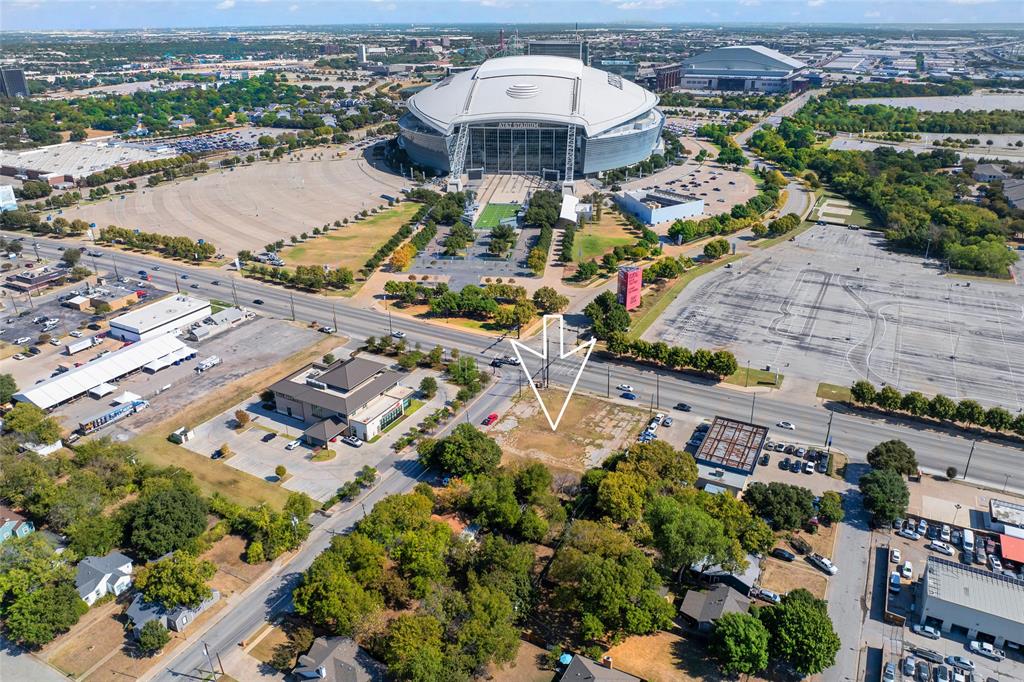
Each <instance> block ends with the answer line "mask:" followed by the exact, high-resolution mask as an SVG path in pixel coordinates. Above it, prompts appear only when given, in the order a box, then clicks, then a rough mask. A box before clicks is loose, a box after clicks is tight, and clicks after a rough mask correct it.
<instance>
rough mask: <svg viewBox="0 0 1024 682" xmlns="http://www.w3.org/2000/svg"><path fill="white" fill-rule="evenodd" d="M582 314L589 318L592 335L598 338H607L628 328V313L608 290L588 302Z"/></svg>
mask: <svg viewBox="0 0 1024 682" xmlns="http://www.w3.org/2000/svg"><path fill="white" fill-rule="evenodd" d="M583 314H584V315H586V316H587V317H589V318H590V320H591V323H592V326H593V330H594V336H596V337H597V338H599V339H607V338H608V337H609V336H611V335H612V334H614V333H616V332H624V331H626V330H627V329H629V323H630V319H629V313H628V312H627V311H626V307H625V306H624V305H622V304H621V303H619V302H618V300H617V299H616V297H615V294H613V293H612V292H610V291H605V292H603V293H601V294H599V295H598V296H597V297H596V298H594V300H593V301H591V302H590V303H588V304H587V307H586V308H584V309H583Z"/></svg>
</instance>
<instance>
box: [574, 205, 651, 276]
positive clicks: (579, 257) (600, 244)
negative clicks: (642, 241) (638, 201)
mask: <svg viewBox="0 0 1024 682" xmlns="http://www.w3.org/2000/svg"><path fill="white" fill-rule="evenodd" d="M635 243H636V237H634V236H633V235H632V234H630V233H629V231H628V230H627V229H626V223H625V221H623V220H622V218H621V216H619V215H618V214H617V213H615V212H613V211H608V210H606V211H605V212H604V213H603V215H602V216H601V222H598V223H589V224H587V225H586V226H585V227H584V228H583V230H582V231H580V232H577V233H576V239H575V241H574V242H573V248H572V251H573V253H572V258H573V260H574V261H575V262H577V263H584V262H586V261H588V260H599V259H600V258H601V256H603V255H604V254H606V253H608V252H609V251H611V250H612V249H614V248H615V247H616V246H631V245H633V244H635Z"/></svg>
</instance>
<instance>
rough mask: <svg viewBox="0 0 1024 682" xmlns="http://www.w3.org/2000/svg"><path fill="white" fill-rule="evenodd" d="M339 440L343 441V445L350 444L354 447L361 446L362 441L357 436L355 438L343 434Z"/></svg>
mask: <svg viewBox="0 0 1024 682" xmlns="http://www.w3.org/2000/svg"><path fill="white" fill-rule="evenodd" d="M341 442H342V443H344V444H345V445H351V446H352V447H354V448H361V447H363V441H362V440H360V439H359V438H356V437H355V436H345V437H343V438H342V439H341Z"/></svg>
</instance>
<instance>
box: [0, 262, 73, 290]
mask: <svg viewBox="0 0 1024 682" xmlns="http://www.w3.org/2000/svg"><path fill="white" fill-rule="evenodd" d="M66 275H67V272H66V271H64V270H61V269H57V268H53V269H51V268H38V269H32V270H24V271H22V272H19V273H17V274H14V275H8V276H7V280H6V286H7V287H8V288H9V289H14V290H15V291H22V292H26V293H32V292H33V291H39V290H40V289H45V288H46V287H49V286H53V285H55V284H59V283H60V282H63V281H64V277H65V276H66Z"/></svg>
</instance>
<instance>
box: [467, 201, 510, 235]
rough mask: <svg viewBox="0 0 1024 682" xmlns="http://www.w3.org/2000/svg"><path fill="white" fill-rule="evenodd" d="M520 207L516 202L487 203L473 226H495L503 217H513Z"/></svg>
mask: <svg viewBox="0 0 1024 682" xmlns="http://www.w3.org/2000/svg"><path fill="white" fill-rule="evenodd" d="M520 208H521V207H520V206H519V205H518V204H487V205H486V206H484V210H483V211H481V212H480V217H479V218H477V220H476V224H475V225H474V226H473V227H475V228H477V229H480V230H489V229H491V228H492V227H497V226H498V225H499V224H501V221H502V220H504V219H505V218H514V217H515V215H516V213H519V209H520Z"/></svg>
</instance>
